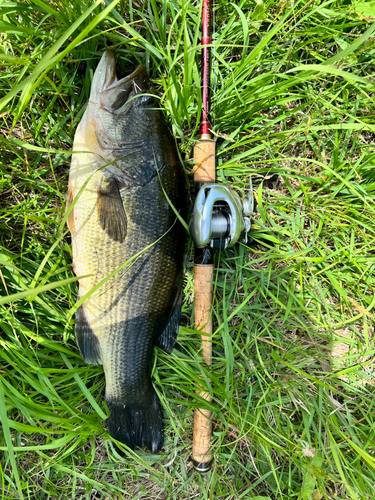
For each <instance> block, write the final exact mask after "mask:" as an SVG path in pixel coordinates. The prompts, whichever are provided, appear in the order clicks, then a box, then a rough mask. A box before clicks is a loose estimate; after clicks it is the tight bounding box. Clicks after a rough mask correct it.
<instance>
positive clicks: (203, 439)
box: [189, 0, 253, 474]
mask: <svg viewBox="0 0 375 500" xmlns="http://www.w3.org/2000/svg"><path fill="white" fill-rule="evenodd" d="M211 31H212V5H211V0H203V4H202V39H201V45H202V120H201V125H200V139H199V141H197V142H196V144H195V147H194V163H195V166H194V182H195V187H196V192H197V194H196V198H195V203H194V207H193V211H192V217H191V219H190V226H189V228H190V234H191V236H192V238H193V241H194V244H195V256H194V291H195V307H194V308H195V327H196V329H197V330H199V331H200V332H201V337H202V344H201V350H200V352H201V355H202V358H203V363H204V364H205V365H206V366H208V367H210V366H211V364H212V314H211V310H212V301H213V281H214V264H213V250H215V249H216V250H224V249H225V248H227V247H230V246H233V245H234V244H235V243H236V242H237V241H238V239H239V237H240V235H241V233H242V232H245V238H244V241H245V243H246V242H247V233H248V231H249V230H250V227H251V222H250V216H251V215H252V212H253V197H252V190H250V195H249V196H248V197H247V198H245V200H243V201H241V199H240V197H239V195H238V194H237V193H236V192H235V191H233V190H232V189H229V188H228V187H226V186H223V185H220V184H216V183H215V180H216V171H215V141H214V140H213V139H212V137H211V125H210V121H209V111H210V73H211V64H210V63H211V61H210V48H211ZM198 395H199V397H200V398H202V399H204V400H206V401H208V402H210V401H211V394H210V393H209V392H208V391H207V390H205V389H204V388H201V389H200V390H199V391H198ZM211 432H212V423H211V411H210V410H207V409H202V408H196V409H195V411H194V431H193V450H192V461H193V465H194V467H195V469H196V470H197V471H198V472H200V473H202V474H203V473H206V472H208V471H209V470H210V468H211V464H212V453H211Z"/></svg>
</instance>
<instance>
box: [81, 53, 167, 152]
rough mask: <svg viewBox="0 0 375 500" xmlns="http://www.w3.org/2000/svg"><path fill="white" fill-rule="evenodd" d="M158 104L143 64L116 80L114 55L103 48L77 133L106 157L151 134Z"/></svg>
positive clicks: (93, 149)
mask: <svg viewBox="0 0 375 500" xmlns="http://www.w3.org/2000/svg"><path fill="white" fill-rule="evenodd" d="M157 107H158V104H157V101H156V99H155V95H154V91H153V88H152V85H151V82H150V80H149V78H148V75H147V72H146V69H145V68H144V66H141V65H140V66H138V67H137V68H136V69H135V70H134V71H133V72H132V73H131V74H130V75H128V76H125V77H124V78H121V79H118V78H117V74H116V56H115V54H114V52H112V51H110V50H106V51H105V52H104V54H103V56H102V58H101V60H100V62H99V64H98V66H97V68H96V70H95V74H94V78H93V82H92V85H91V92H90V99H89V104H88V107H87V110H86V113H85V115H84V117H83V118H82V121H81V124H80V134H81V136H84V140H85V143H86V145H87V147H88V148H89V150H90V151H92V152H95V153H97V154H100V155H103V156H104V157H106V156H108V153H111V152H114V151H116V150H122V149H124V147H126V145H129V144H133V145H134V146H136V145H137V143H139V142H140V141H142V140H143V139H144V138H145V137H147V135H149V134H150V133H152V131H153V130H155V127H153V125H155V121H160V117H159V116H158V113H160V112H156V113H155V111H157V109H156V108H157Z"/></svg>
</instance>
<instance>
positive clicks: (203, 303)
mask: <svg viewBox="0 0 375 500" xmlns="http://www.w3.org/2000/svg"><path fill="white" fill-rule="evenodd" d="M194 160H195V170H194V180H195V182H196V183H198V184H201V183H208V182H215V142H214V141H212V140H202V141H199V142H198V143H197V144H196V146H195V148H194ZM213 279H214V266H213V264H195V265H194V288H195V327H196V328H197V329H198V330H201V332H202V345H201V353H202V358H203V362H204V364H206V365H207V366H211V364H212V342H211V336H212V316H211V308H212V298H213V285H212V282H213ZM197 393H198V394H199V396H200V397H201V398H203V399H205V400H206V401H211V395H210V393H209V392H207V391H204V390H199V391H197ZM211 431H212V424H211V412H210V411H209V410H205V409H199V408H196V409H195V411H194V433H193V463H194V466H195V468H196V469H197V470H198V471H199V472H202V473H204V472H207V471H208V470H209V468H210V462H211V459H212V455H211V451H210V443H211Z"/></svg>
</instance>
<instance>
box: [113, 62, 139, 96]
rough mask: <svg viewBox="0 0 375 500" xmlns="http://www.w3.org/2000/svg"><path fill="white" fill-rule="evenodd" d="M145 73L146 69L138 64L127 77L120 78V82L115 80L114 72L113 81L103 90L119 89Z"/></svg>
mask: <svg viewBox="0 0 375 500" xmlns="http://www.w3.org/2000/svg"><path fill="white" fill-rule="evenodd" d="M145 72H146V68H145V67H144V66H142V64H140V65H139V66H138V67H137V68H136V69H135V70H134V71H133V73H131V74H130V75H128V76H125V77H124V78H121V80H117V75H116V70H115V73H114V81H113V83H112V84H110V85H109V86H108V87H106V88H105V89H104V90H112V89H115V88H117V87H121V86H123V85H124V84H126V83H128V82H131V81H132V80H135V79H136V78H139V77H140V76H141V75H142V74H143V73H145Z"/></svg>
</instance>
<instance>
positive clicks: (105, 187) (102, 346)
mask: <svg viewBox="0 0 375 500" xmlns="http://www.w3.org/2000/svg"><path fill="white" fill-rule="evenodd" d="M115 66H116V59H115V55H114V53H113V52H111V51H106V52H105V53H104V54H103V56H102V58H101V60H100V62H99V65H98V67H97V69H96V71H95V74H94V78H93V82H92V87H91V93H90V100H89V103H88V107H87V109H86V111H85V114H84V115H83V118H82V120H81V122H80V124H79V125H78V128H77V131H76V134H75V138H74V146H73V151H74V152H75V153H74V154H73V156H72V164H71V169H70V176H69V191H68V206H69V205H70V204H71V203H72V202H73V201H74V206H73V209H72V211H71V212H70V214H69V219H68V227H69V229H70V231H71V235H72V246H73V270H74V272H75V273H76V274H77V276H84V277H83V278H82V279H80V280H79V292H78V300H79V299H80V298H82V297H84V296H85V295H86V294H87V293H88V292H90V291H91V290H92V289H93V288H94V287H95V286H96V285H98V284H99V283H100V282H102V280H104V279H105V278H106V277H108V276H109V275H110V274H111V273H113V272H114V271H116V269H118V268H119V267H120V266H121V265H123V264H124V263H126V262H128V261H129V262H128V264H127V265H126V266H125V268H123V269H121V270H120V271H119V272H117V273H115V274H114V275H113V276H112V277H110V278H109V279H108V280H107V281H106V282H105V283H103V284H102V285H101V286H100V287H99V288H98V289H97V290H95V291H94V292H93V293H92V295H91V296H89V298H87V299H86V300H85V301H84V302H83V304H82V305H81V306H80V307H79V309H78V310H77V312H76V322H75V335H76V340H77V344H78V346H79V350H80V353H81V355H82V357H83V359H84V360H85V362H86V363H89V364H102V365H103V368H104V373H105V379H106V390H105V401H106V403H107V405H108V408H109V411H110V416H109V418H108V421H107V423H108V428H109V432H110V434H111V436H112V437H114V438H115V439H117V440H118V441H121V442H122V443H124V444H126V445H127V446H129V447H130V448H132V449H134V448H136V447H146V448H148V449H149V450H151V451H152V452H153V453H155V452H157V451H158V450H160V449H161V448H162V446H163V422H162V409H161V404H160V401H159V399H158V397H157V395H156V392H155V390H154V388H153V386H152V382H151V368H152V354H153V348H154V345H157V346H159V347H160V348H162V349H164V350H165V351H166V352H168V353H170V352H171V351H172V349H173V347H174V344H175V341H176V337H177V332H178V326H179V321H180V311H181V290H182V259H183V251H184V233H183V228H182V225H181V224H180V222H179V221H178V220H177V218H176V214H175V212H174V211H173V208H172V207H171V204H172V205H173V206H174V207H175V209H177V210H178V211H182V210H183V205H184V194H183V190H182V191H181V184H182V175H181V174H182V170H181V167H180V165H179V164H178V163H177V160H176V151H175V145H174V140H173V138H172V136H171V134H170V132H169V130H168V127H167V124H166V121H165V119H164V117H163V114H162V112H161V111H160V110H158V109H157V108H158V101H157V99H156V98H155V97H154V96H153V89H152V86H151V84H150V81H149V79H148V76H147V73H146V70H145V68H144V67H143V66H139V67H138V68H137V69H136V70H135V71H134V72H133V73H132V74H131V75H129V76H127V77H125V78H122V79H121V80H118V79H117V76H116V68H115ZM80 151H81V153H80ZM167 198H168V199H169V201H168V199H167Z"/></svg>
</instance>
